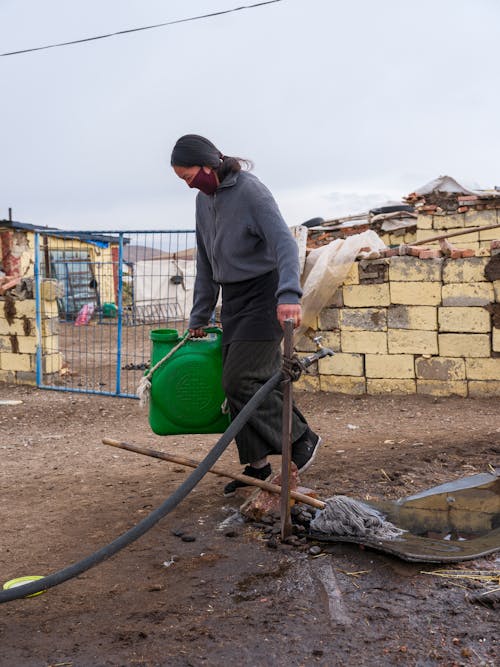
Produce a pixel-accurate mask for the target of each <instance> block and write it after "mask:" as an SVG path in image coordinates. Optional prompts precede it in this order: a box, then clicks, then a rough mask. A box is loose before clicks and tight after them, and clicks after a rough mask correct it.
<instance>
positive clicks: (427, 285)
mask: <svg viewBox="0 0 500 667" xmlns="http://www.w3.org/2000/svg"><path fill="white" fill-rule="evenodd" d="M433 261H434V260H433ZM391 301H392V303H395V304H398V303H401V304H406V305H408V306H437V305H438V304H440V303H441V283H438V282H391Z"/></svg>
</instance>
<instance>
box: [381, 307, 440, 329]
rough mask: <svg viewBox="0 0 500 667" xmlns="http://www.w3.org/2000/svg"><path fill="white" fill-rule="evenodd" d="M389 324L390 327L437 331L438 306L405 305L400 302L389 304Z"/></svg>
mask: <svg viewBox="0 0 500 667" xmlns="http://www.w3.org/2000/svg"><path fill="white" fill-rule="evenodd" d="M387 326H388V327H389V328H390V329H421V330H424V331H437V308H436V307H435V306H404V305H400V304H395V305H392V306H389V308H388V310H387Z"/></svg>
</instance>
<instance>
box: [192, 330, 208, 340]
mask: <svg viewBox="0 0 500 667" xmlns="http://www.w3.org/2000/svg"><path fill="white" fill-rule="evenodd" d="M189 333H190V334H191V337H192V338H205V336H206V335H207V332H206V331H205V329H189Z"/></svg>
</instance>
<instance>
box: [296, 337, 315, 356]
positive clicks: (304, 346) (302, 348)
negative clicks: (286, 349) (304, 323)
mask: <svg viewBox="0 0 500 667" xmlns="http://www.w3.org/2000/svg"><path fill="white" fill-rule="evenodd" d="M295 349H296V350H297V352H316V349H317V348H316V343H315V342H314V341H313V340H312V339H311V338H309V336H301V337H300V338H299V339H298V340H297V342H296V343H295Z"/></svg>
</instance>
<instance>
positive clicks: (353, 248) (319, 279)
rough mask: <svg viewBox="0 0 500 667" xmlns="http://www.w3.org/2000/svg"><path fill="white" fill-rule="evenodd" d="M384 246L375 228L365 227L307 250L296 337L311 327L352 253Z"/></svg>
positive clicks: (339, 281)
mask: <svg viewBox="0 0 500 667" xmlns="http://www.w3.org/2000/svg"><path fill="white" fill-rule="evenodd" d="M386 247H387V246H386V245H385V243H384V242H383V241H382V239H381V238H380V237H379V236H378V234H377V233H376V232H374V231H373V230H368V231H366V232H362V233H361V234H354V235H352V236H348V237H347V238H346V239H335V241H331V242H330V243H328V244H327V245H325V246H322V247H321V248H316V249H314V250H311V252H310V253H309V255H308V257H307V260H306V264H305V268H304V273H303V276H302V289H303V292H304V293H303V296H302V324H301V326H300V327H298V328H297V329H296V331H295V340H296V341H297V340H298V339H299V338H300V337H301V336H302V335H303V334H304V333H305V332H306V331H307V329H309V328H315V325H316V317H317V316H318V315H319V313H320V312H321V311H322V310H323V308H325V307H326V306H327V305H328V303H329V302H330V301H331V299H332V297H333V295H334V294H335V291H336V290H337V289H338V287H339V286H340V285H342V283H343V282H344V280H345V279H346V277H347V275H348V274H349V271H350V270H351V266H352V264H353V262H354V261H355V260H356V257H358V255H361V256H362V257H368V256H369V255H370V253H372V252H380V251H381V250H384V249H385V248H386Z"/></svg>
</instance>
